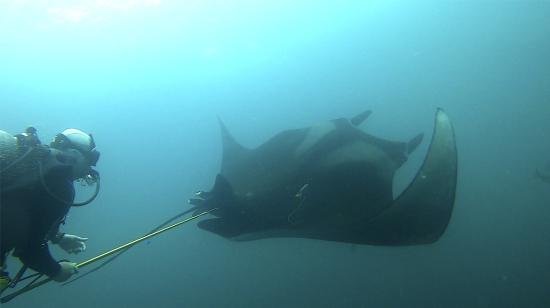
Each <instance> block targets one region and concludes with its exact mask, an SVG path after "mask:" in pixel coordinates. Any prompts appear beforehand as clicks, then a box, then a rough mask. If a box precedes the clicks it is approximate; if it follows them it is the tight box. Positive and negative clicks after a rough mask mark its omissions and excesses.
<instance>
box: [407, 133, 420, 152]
mask: <svg viewBox="0 0 550 308" xmlns="http://www.w3.org/2000/svg"><path fill="white" fill-rule="evenodd" d="M422 139H424V134H422V133H421V134H418V135H416V137H414V138H412V139H411V140H409V142H408V143H407V154H411V153H412V152H413V151H414V150H416V148H417V147H418V146H419V145H420V143H422Z"/></svg>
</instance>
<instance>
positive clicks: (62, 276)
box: [52, 261, 78, 282]
mask: <svg viewBox="0 0 550 308" xmlns="http://www.w3.org/2000/svg"><path fill="white" fill-rule="evenodd" d="M59 266H61V269H60V270H59V272H58V273H57V274H56V275H55V276H53V277H52V279H53V280H55V281H57V282H63V281H67V280H68V279H69V278H71V276H72V275H73V274H76V272H77V269H78V267H76V263H73V262H67V261H61V262H59Z"/></svg>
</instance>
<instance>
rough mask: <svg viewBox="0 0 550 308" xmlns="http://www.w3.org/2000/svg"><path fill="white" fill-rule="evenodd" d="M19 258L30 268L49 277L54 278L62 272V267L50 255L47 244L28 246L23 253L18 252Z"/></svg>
mask: <svg viewBox="0 0 550 308" xmlns="http://www.w3.org/2000/svg"><path fill="white" fill-rule="evenodd" d="M18 257H19V259H20V260H21V262H23V263H24V264H25V265H26V266H28V267H29V268H31V269H33V270H35V271H37V272H39V273H42V274H45V275H48V276H49V277H54V276H55V275H57V274H58V273H59V271H60V270H61V266H60V265H59V264H58V263H57V261H55V260H54V258H53V257H52V255H51V254H50V250H49V248H48V244H46V243H40V244H38V245H37V244H34V245H32V246H28V247H27V248H25V249H24V250H23V251H20V252H18Z"/></svg>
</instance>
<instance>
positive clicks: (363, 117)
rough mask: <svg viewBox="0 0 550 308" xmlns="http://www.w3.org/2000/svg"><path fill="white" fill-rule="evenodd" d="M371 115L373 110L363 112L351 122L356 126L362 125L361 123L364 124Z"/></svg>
mask: <svg viewBox="0 0 550 308" xmlns="http://www.w3.org/2000/svg"><path fill="white" fill-rule="evenodd" d="M371 113H372V111H371V110H366V111H363V112H361V113H360V114H358V115H356V116H354V117H353V118H351V119H350V120H349V121H350V122H351V124H353V125H354V126H358V125H361V123H363V122H364V121H365V120H366V119H367V118H368V117H369V116H370V114H371Z"/></svg>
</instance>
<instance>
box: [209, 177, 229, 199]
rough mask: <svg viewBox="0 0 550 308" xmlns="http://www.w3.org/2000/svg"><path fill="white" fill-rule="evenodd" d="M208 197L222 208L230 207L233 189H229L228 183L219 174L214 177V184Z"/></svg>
mask: <svg viewBox="0 0 550 308" xmlns="http://www.w3.org/2000/svg"><path fill="white" fill-rule="evenodd" d="M209 196H210V198H213V199H215V200H216V203H218V204H219V205H222V206H227V205H232V204H233V203H234V201H235V194H234V193H233V187H231V184H230V183H229V181H228V180H227V179H226V178H225V177H224V176H223V175H221V174H218V175H217V176H216V182H215V183H214V187H213V188H212V191H210V194H209Z"/></svg>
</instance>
